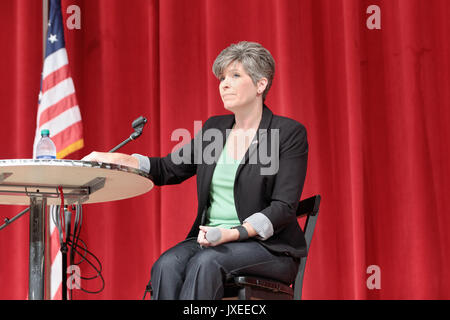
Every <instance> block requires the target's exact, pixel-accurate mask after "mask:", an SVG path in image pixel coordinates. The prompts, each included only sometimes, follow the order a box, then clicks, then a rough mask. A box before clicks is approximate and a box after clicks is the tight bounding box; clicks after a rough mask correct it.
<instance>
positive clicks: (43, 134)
mask: <svg viewBox="0 0 450 320" xmlns="http://www.w3.org/2000/svg"><path fill="white" fill-rule="evenodd" d="M49 135H50V130H48V129H42V130H41V136H49Z"/></svg>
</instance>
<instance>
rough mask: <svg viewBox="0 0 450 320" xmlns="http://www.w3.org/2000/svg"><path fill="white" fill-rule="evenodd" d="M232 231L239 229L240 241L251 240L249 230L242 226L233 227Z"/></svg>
mask: <svg viewBox="0 0 450 320" xmlns="http://www.w3.org/2000/svg"><path fill="white" fill-rule="evenodd" d="M231 229H237V231H239V239H238V241H244V240H247V239H248V238H249V236H248V232H247V229H245V227H244V226H242V225H241V226H236V227H233V228H231Z"/></svg>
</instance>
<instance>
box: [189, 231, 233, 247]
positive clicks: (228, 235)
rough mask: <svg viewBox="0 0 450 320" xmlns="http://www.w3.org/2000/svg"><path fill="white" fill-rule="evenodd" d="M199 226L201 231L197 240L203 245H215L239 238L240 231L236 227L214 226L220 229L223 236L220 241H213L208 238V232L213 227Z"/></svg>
mask: <svg viewBox="0 0 450 320" xmlns="http://www.w3.org/2000/svg"><path fill="white" fill-rule="evenodd" d="M199 228H200V231H199V233H198V237H197V242H198V243H199V244H200V245H201V246H203V247H215V246H218V245H220V244H222V243H226V242H231V241H236V240H238V239H239V231H237V230H236V229H225V228H218V227H214V228H217V229H219V230H220V233H221V237H220V239H219V241H217V242H214V243H211V242H209V241H208V240H207V239H206V233H207V232H208V231H209V230H210V229H212V228H213V227H207V226H200V227H199Z"/></svg>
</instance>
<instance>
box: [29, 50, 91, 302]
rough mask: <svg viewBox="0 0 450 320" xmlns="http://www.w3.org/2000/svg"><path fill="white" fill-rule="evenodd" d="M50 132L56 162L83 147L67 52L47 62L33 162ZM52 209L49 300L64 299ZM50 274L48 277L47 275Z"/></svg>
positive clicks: (52, 57)
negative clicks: (43, 137)
mask: <svg viewBox="0 0 450 320" xmlns="http://www.w3.org/2000/svg"><path fill="white" fill-rule="evenodd" d="M42 129H48V130H50V138H51V139H52V140H53V142H54V143H55V146H56V153H57V158H58V159H62V158H64V157H66V156H67V155H68V154H70V153H72V152H74V151H76V150H78V149H81V148H82V147H83V128H82V123H81V114H80V109H79V107H78V102H77V98H76V95H75V87H74V84H73V81H72V78H71V76H70V69H69V61H68V57H67V51H66V49H65V48H61V49H59V50H58V51H55V52H54V53H53V54H51V55H49V56H48V57H47V58H46V59H45V61H44V67H43V72H42V89H41V92H40V103H39V107H38V113H37V122H36V135H35V140H34V145H33V158H34V157H35V150H36V144H37V142H38V141H39V139H40V138H41V130H42ZM54 210H56V207H53V206H52V207H50V215H49V216H50V218H49V224H48V225H49V234H50V239H49V241H50V246H49V247H50V256H49V257H50V259H51V270H50V281H49V282H47V283H49V284H50V290H49V293H50V298H51V299H52V300H55V299H61V296H62V292H61V290H62V289H61V288H62V283H61V282H62V274H61V268H62V256H61V252H60V243H59V233H58V228H57V227H56V226H55V224H54V222H53V219H51V217H52V211H54ZM47 274H48V273H47Z"/></svg>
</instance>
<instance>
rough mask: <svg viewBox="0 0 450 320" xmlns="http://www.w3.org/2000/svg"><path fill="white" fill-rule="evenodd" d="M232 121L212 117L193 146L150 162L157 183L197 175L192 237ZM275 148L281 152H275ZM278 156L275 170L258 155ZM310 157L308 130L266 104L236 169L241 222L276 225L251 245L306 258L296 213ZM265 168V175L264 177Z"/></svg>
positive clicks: (200, 220)
mask: <svg viewBox="0 0 450 320" xmlns="http://www.w3.org/2000/svg"><path fill="white" fill-rule="evenodd" d="M234 122H235V120H234V115H221V116H214V117H211V118H209V119H208V120H207V121H206V122H205V123H204V125H203V127H202V130H201V131H200V132H199V133H197V135H196V137H195V138H194V139H192V140H191V142H190V143H187V144H185V145H184V146H183V147H181V148H179V149H178V150H176V151H174V153H172V154H169V155H167V156H166V157H163V158H159V157H150V158H149V159H150V175H151V178H152V180H153V182H154V183H155V185H158V186H161V185H167V184H177V183H180V182H182V181H184V180H186V179H188V178H190V177H192V176H193V175H195V174H196V175H197V198H198V209H197V217H196V219H195V222H194V224H193V226H192V228H191V231H190V232H189V234H188V237H197V235H198V232H199V225H204V223H205V219H206V210H207V208H208V205H209V191H210V185H211V180H212V176H213V173H214V168H215V164H216V162H217V159H218V158H219V156H220V153H221V151H222V148H223V146H224V145H225V142H226V137H227V136H228V133H229V131H230V130H231V128H232V126H233V124H234ZM208 129H213V130H209V131H207V130H208ZM214 129H215V130H214ZM227 129H228V130H227ZM274 129H278V130H274ZM207 133H208V134H207ZM211 133H213V134H212V136H214V138H211ZM277 133H278V138H277ZM216 134H217V135H216ZM221 137H223V138H221ZM255 141H256V142H255ZM277 141H279V143H277ZM212 146H216V147H217V146H219V147H218V148H211V147H212ZM212 149H215V150H213V151H211V150H212ZM272 149H273V150H277V152H274V153H273V154H272V153H271V152H270V150H272ZM277 153H278V156H277V157H276V158H273V159H276V160H278V164H279V165H278V170H275V168H276V164H275V162H274V161H272V162H270V163H268V161H267V159H268V158H267V157H260V156H259V155H260V154H262V155H270V156H274V157H275V156H276V155H277ZM207 154H212V155H213V157H214V159H215V161H213V163H211V161H209V163H208V161H207V160H208V159H207V158H206V157H203V158H204V159H203V160H202V156H203V155H207ZM174 155H177V156H178V157H181V158H182V159H183V162H182V163H181V164H177V163H179V161H176V160H173V156H174ZM307 158H308V142H307V138H306V129H305V127H304V126H303V125H302V124H300V123H299V122H297V121H295V120H293V119H289V118H286V117H281V116H277V115H274V114H273V113H272V111H270V109H269V108H267V107H266V106H265V105H264V107H263V114H262V118H261V122H260V125H259V128H258V132H257V134H256V135H255V138H254V139H253V141H252V144H251V145H250V147H249V149H248V150H247V152H246V154H245V156H244V159H245V160H243V161H242V163H241V164H240V165H239V167H238V169H237V172H236V177H235V183H234V200H235V205H236V211H237V214H238V217H239V220H240V221H241V223H242V222H243V221H244V220H245V219H246V218H247V217H249V216H251V215H252V214H254V213H256V212H261V213H263V214H264V215H266V216H267V217H268V218H269V219H270V221H271V222H272V225H273V229H274V234H273V235H272V236H271V237H270V238H268V239H267V240H264V241H263V240H257V239H256V238H253V239H252V240H250V241H259V242H260V243H261V244H262V245H264V246H265V247H266V248H267V249H269V250H270V251H272V252H276V253H280V254H286V255H289V256H292V257H295V258H298V257H301V256H304V255H306V243H305V237H304V234H303V231H302V229H301V228H300V226H299V224H298V222H297V218H296V214H295V213H296V209H297V205H298V201H299V200H300V195H301V193H302V189H303V184H304V181H305V176H306V164H307ZM205 159H206V161H205ZM255 159H256V161H255ZM262 169H265V170H267V171H266V172H265V173H264V174H262V171H261V170H262Z"/></svg>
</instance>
